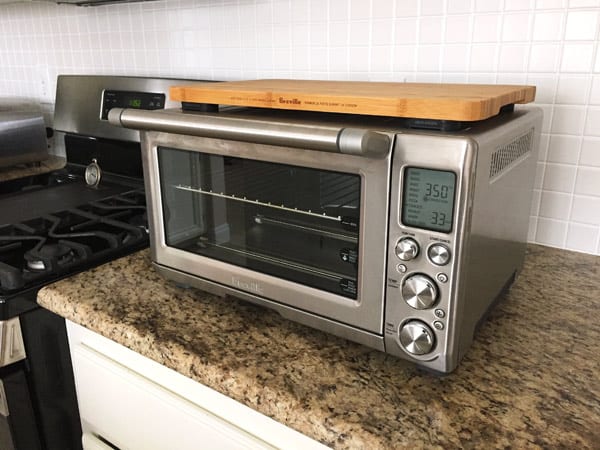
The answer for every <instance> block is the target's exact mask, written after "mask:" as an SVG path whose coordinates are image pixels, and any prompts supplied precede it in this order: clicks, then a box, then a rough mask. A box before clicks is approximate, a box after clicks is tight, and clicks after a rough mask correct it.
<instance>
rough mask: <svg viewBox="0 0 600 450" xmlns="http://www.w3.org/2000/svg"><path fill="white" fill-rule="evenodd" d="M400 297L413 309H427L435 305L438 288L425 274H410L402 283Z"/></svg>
mask: <svg viewBox="0 0 600 450" xmlns="http://www.w3.org/2000/svg"><path fill="white" fill-rule="evenodd" d="M402 298H403V299H404V301H405V302H406V303H408V304H409V306H412V307H413V308H415V309H427V308H431V307H432V306H433V305H435V302H436V301H437V298H438V288H437V286H436V284H435V282H434V281H433V280H432V279H431V278H429V277H428V276H426V275H422V274H416V275H411V276H410V277H408V278H407V279H406V280H404V283H402Z"/></svg>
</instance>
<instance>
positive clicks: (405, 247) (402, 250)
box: [396, 238, 419, 261]
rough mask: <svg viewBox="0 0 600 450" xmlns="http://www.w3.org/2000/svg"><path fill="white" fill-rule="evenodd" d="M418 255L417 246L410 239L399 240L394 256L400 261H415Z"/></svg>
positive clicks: (415, 242)
mask: <svg viewBox="0 0 600 450" xmlns="http://www.w3.org/2000/svg"><path fill="white" fill-rule="evenodd" d="M418 254H419V244H418V243H417V241H415V240H414V239H412V238H404V239H400V240H399V241H398V243H397V244H396V256H397V257H398V258H400V259H401V260H402V261H410V260H411V259H415V258H416V257H417V255H418Z"/></svg>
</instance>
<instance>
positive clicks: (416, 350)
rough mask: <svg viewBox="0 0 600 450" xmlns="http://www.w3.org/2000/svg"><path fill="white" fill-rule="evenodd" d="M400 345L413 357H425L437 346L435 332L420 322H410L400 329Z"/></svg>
mask: <svg viewBox="0 0 600 450" xmlns="http://www.w3.org/2000/svg"><path fill="white" fill-rule="evenodd" d="M399 335H400V344H402V347H404V349H405V350H406V351H407V352H408V353H411V354H413V355H425V354H427V353H429V352H431V350H433V346H434V345H435V338H434V335H433V331H431V328H429V327H428V326H427V325H425V324H424V323H423V322H421V321H420V320H410V321H408V322H406V323H405V324H404V325H402V328H400V333H399Z"/></svg>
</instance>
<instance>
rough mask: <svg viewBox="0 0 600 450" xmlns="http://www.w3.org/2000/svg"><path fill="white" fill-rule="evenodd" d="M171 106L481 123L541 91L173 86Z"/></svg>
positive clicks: (319, 84)
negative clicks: (178, 103)
mask: <svg viewBox="0 0 600 450" xmlns="http://www.w3.org/2000/svg"><path fill="white" fill-rule="evenodd" d="M170 96H171V100H174V101H182V102H190V103H212V104H220V105H236V106H253V107H260V108H275V109H294V110H302V111H320V112H335V113H347V114H367V115H374V116H391V117H411V118H418V119H437V120H456V121H475V120H482V119H487V118H488V117H492V116H495V115H496V114H498V112H499V111H500V108H501V107H502V106H505V105H509V104H514V103H529V102H532V101H533V100H534V98H535V86H512V85H485V84H435V83H388V82H364V81H314V80H252V81H229V82H222V83H206V85H204V86H203V85H195V86H173V87H171V89H170Z"/></svg>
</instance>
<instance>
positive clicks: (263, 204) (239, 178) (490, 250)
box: [109, 108, 542, 373]
mask: <svg viewBox="0 0 600 450" xmlns="http://www.w3.org/2000/svg"><path fill="white" fill-rule="evenodd" d="M109 121H111V122H112V123H114V124H119V125H121V126H124V127H127V128H135V129H140V130H141V131H142V132H141V141H142V148H143V164H144V177H145V183H146V193H147V198H148V203H149V205H148V210H149V223H150V232H151V252H152V259H153V262H154V264H155V267H156V268H157V270H158V271H159V272H160V273H162V274H163V275H164V276H165V277H167V278H169V279H172V280H175V281H177V282H179V283H183V284H187V285H192V286H195V287H199V288H201V289H204V290H206V291H210V292H213V293H217V294H220V295H225V294H230V295H233V296H235V297H239V298H242V299H245V300H248V301H251V302H254V303H257V304H259V305H263V306H266V307H269V308H272V309H274V310H276V311H278V312H279V313H280V314H282V315H283V316H285V317H287V318H289V319H292V320H294V321H297V322H301V323H303V324H306V325H308V326H311V327H314V328H317V329H320V330H323V331H326V332H329V333H333V334H335V335H338V336H341V337H344V338H347V339H350V340H353V341H356V342H359V343H361V344H364V345H367V346H369V347H372V348H375V349H378V350H381V351H384V352H386V353H389V354H392V355H395V356H398V357H401V358H404V359H407V360H409V361H412V362H414V363H416V364H418V365H420V366H421V367H424V368H427V369H430V370H433V371H437V372H442V373H447V372H450V371H452V370H454V368H455V367H456V366H457V364H458V362H459V361H460V359H461V358H462V356H463V355H464V354H465V352H466V350H467V349H468V348H469V346H470V344H471V341H472V339H473V335H474V332H475V330H476V327H477V325H478V323H479V322H480V321H481V319H482V318H483V317H484V315H485V313H486V311H488V309H489V307H490V306H491V305H492V304H493V302H494V301H495V300H496V299H497V298H498V297H499V296H500V295H501V294H502V292H503V290H504V289H506V288H507V287H508V286H510V284H511V282H512V281H513V280H514V278H515V276H516V274H517V273H518V271H519V269H520V267H521V265H522V262H523V258H524V252H525V243H526V238H527V232H528V222H529V214H530V203H531V196H532V191H533V180H534V174H535V168H536V161H537V148H538V142H539V138H540V130H541V123H542V114H541V111H540V110H539V109H537V108H528V109H519V110H515V111H511V112H507V113H504V114H500V115H498V116H496V117H494V118H492V119H488V120H485V121H482V122H479V123H474V124H471V125H469V126H468V127H467V128H464V129H461V130H458V131H441V130H417V129H412V128H408V127H407V126H406V125H407V122H406V121H403V120H400V119H393V118H382V117H365V116H354V115H341V114H325V113H306V112H304V113H303V112H293V111H276V112H273V111H271V110H265V109H258V108H230V109H228V110H223V111H220V112H216V111H215V112H210V111H208V112H186V111H181V110H160V111H142V110H132V109H118V108H115V109H112V110H111V111H110V113H109Z"/></svg>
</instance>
